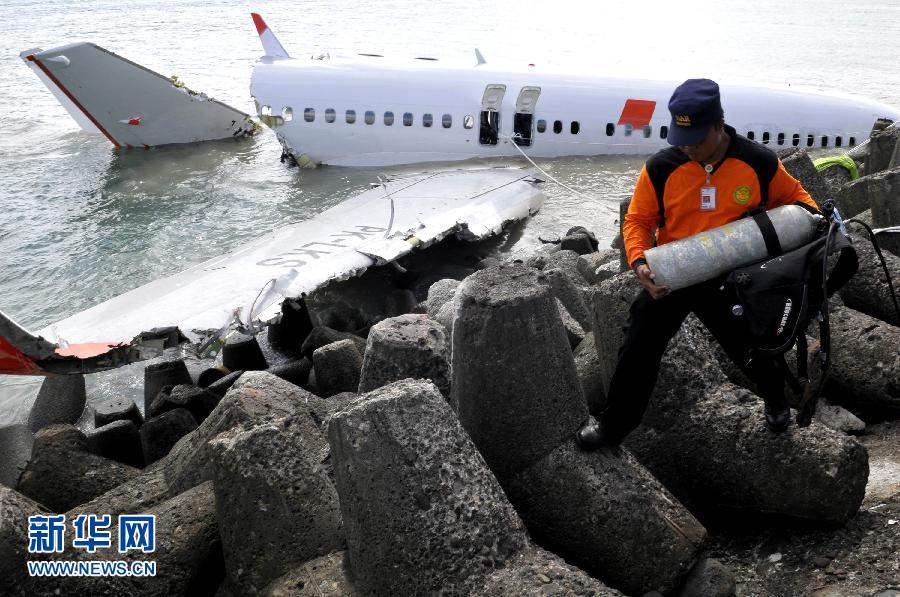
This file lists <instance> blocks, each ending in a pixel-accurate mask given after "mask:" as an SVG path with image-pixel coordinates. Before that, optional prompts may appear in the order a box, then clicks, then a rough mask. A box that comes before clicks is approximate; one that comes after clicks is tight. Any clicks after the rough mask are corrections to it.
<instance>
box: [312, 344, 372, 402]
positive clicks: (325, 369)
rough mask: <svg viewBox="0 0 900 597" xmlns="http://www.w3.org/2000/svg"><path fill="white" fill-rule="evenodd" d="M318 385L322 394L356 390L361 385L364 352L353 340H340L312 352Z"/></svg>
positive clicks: (327, 394)
mask: <svg viewBox="0 0 900 597" xmlns="http://www.w3.org/2000/svg"><path fill="white" fill-rule="evenodd" d="M312 362H313V368H314V369H315V372H316V386H317V387H318V389H319V393H320V394H321V395H322V396H325V397H327V396H332V395H334V394H339V393H341V392H355V391H356V388H358V387H359V375H360V371H361V370H362V365H363V357H362V353H361V352H360V351H359V349H358V348H357V347H356V345H355V344H354V343H353V341H352V340H339V341H338V342H333V343H331V344H326V345H325V346H323V347H321V348H317V349H316V350H315V351H313V354H312Z"/></svg>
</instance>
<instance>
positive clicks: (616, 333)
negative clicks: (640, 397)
mask: <svg viewBox="0 0 900 597" xmlns="http://www.w3.org/2000/svg"><path fill="white" fill-rule="evenodd" d="M642 288H643V287H642V286H641V283H640V282H639V281H638V279H637V276H635V275H634V274H633V273H631V272H630V271H627V272H622V273H621V274H618V275H617V276H614V277H612V278H610V279H609V280H606V281H604V282H601V283H600V286H599V287H598V288H596V289H595V290H594V294H593V297H592V300H591V315H592V316H593V317H592V319H593V330H594V346H596V348H597V359H598V362H599V371H600V379H601V385H602V387H603V391H604V395H605V393H606V392H607V391H608V390H609V382H610V381H611V380H612V376H613V373H615V371H616V364H618V362H619V348H620V347H621V346H622V342H623V341H624V340H625V331H624V328H625V324H626V323H627V321H628V310H629V309H630V308H631V303H632V302H633V301H634V299H635V297H637V295H638V294H639V293H640V291H641V289H642Z"/></svg>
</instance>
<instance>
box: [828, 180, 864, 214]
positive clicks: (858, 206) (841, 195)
mask: <svg viewBox="0 0 900 597" xmlns="http://www.w3.org/2000/svg"><path fill="white" fill-rule="evenodd" d="M832 169H833V168H832ZM869 180H870V178H869V177H868V176H862V177H860V178H857V179H856V180H852V181H850V182H848V183H846V184H844V185H843V186H842V187H841V188H840V189H839V190H838V192H837V194H836V196H835V204H837V207H838V210H839V211H840V212H841V217H843V218H845V219H846V218H852V217H853V216H856V215H859V214H861V213H862V212H864V211H866V210H867V209H869V208H870V207H871V203H870V202H869Z"/></svg>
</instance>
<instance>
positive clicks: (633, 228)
mask: <svg viewBox="0 0 900 597" xmlns="http://www.w3.org/2000/svg"><path fill="white" fill-rule="evenodd" d="M725 132H727V133H728V135H729V136H730V137H731V142H730V143H729V145H728V149H727V151H726V152H725V157H724V158H722V160H721V161H720V162H719V163H717V164H714V169H713V171H712V173H711V174H710V176H709V185H710V186H713V187H715V188H716V206H715V209H712V210H708V211H704V210H701V209H700V189H701V188H702V187H704V186H706V184H707V183H706V171H705V170H704V169H703V164H700V163H699V162H695V161H692V160H691V159H689V158H688V157H687V156H686V155H685V154H684V153H683V152H682V151H681V150H679V149H678V148H677V147H670V148H668V149H664V150H662V151H660V152H658V153H657V154H656V155H654V156H653V157H651V158H650V159H649V160H647V163H646V164H644V167H643V168H642V169H641V174H640V176H638V181H637V185H636V186H635V188H634V196H633V197H632V199H631V205H630V206H629V207H628V213H627V214H626V215H625V225H624V226H623V228H622V236H623V237H624V240H625V251H626V254H627V258H628V263H629V265H630V266H631V267H632V268H633V267H636V266H637V265H638V263H639V262H643V259H644V251H645V250H647V249H649V248H650V247H652V246H653V231H654V230H656V243H657V244H660V245H662V244H665V243H667V242H670V241H673V240H678V239H680V238H685V237H687V236H691V235H693V234H697V233H698V232H703V231H704V230H709V229H710V228H715V227H717V226H722V225H724V224H727V223H729V222H733V221H735V220H737V219H739V218H741V217H743V216H744V215H745V214H746V213H747V212H748V211H750V210H751V209H753V208H755V207H758V206H760V205H765V206H766V209H771V208H774V207H779V206H781V205H788V204H791V203H798V202H799V203H801V204H804V207H808V208H811V209H812V210H814V211H816V212H818V211H819V209H818V207H817V206H816V203H815V202H814V201H813V200H812V197H810V196H809V193H807V192H806V190H805V189H804V188H803V186H802V185H801V184H800V182H799V181H798V180H797V179H796V178H794V177H793V176H791V175H790V174H788V172H787V170H785V169H784V165H783V164H782V163H781V160H779V159H778V156H776V155H775V153H774V152H772V151H771V150H770V149H768V148H766V147H763V146H762V145H760V144H758V143H755V142H753V141H751V140H749V139H747V138H745V137H741V136H740V135H738V134H737V132H736V131H735V130H734V129H733V128H732V127H730V126H728V125H726V126H725Z"/></svg>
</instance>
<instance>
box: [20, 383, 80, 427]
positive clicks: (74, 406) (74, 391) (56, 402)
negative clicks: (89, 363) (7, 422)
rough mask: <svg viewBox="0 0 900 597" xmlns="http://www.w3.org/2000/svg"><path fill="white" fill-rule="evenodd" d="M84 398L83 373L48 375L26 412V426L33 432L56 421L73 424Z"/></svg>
mask: <svg viewBox="0 0 900 597" xmlns="http://www.w3.org/2000/svg"><path fill="white" fill-rule="evenodd" d="M85 400H86V394H85V390H84V376H83V375H48V376H46V377H45V378H44V382H43V383H42V384H41V389H40V390H39V391H38V395H37V397H36V398H35V399H34V404H33V405H32V407H31V412H29V413H28V428H29V429H31V431H32V432H34V431H37V430H38V429H42V428H44V427H47V426H49V425H54V424H57V423H63V424H74V423H75V422H77V421H78V418H79V417H80V416H81V411H83V410H84V403H85Z"/></svg>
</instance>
